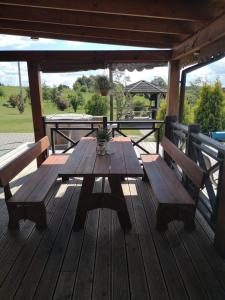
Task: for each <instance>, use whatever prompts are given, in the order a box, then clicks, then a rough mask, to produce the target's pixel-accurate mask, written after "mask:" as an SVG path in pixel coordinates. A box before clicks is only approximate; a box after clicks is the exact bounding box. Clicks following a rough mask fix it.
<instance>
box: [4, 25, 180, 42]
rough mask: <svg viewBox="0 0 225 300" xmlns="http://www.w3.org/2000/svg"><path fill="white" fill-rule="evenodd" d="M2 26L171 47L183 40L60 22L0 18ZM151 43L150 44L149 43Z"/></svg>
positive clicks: (155, 34) (173, 36) (172, 36)
mask: <svg viewBox="0 0 225 300" xmlns="http://www.w3.org/2000/svg"><path fill="white" fill-rule="evenodd" d="M0 28H6V29H17V30H21V31H22V30H30V31H33V32H40V36H41V33H42V32H43V33H45V32H46V33H47V32H49V33H58V34H62V35H67V34H69V35H75V36H78V37H79V36H81V37H86V36H87V37H95V38H109V39H117V40H121V41H122V40H129V41H142V42H149V41H152V42H153V43H154V44H155V45H158V47H171V46H172V45H174V44H176V43H178V42H180V41H181V37H180V36H179V35H170V34H159V33H152V32H132V31H125V30H123V31H121V30H112V29H105V28H89V27H82V26H70V25H59V24H48V25H46V24H43V23H38V22H24V21H10V20H0ZM149 45H150V44H149Z"/></svg>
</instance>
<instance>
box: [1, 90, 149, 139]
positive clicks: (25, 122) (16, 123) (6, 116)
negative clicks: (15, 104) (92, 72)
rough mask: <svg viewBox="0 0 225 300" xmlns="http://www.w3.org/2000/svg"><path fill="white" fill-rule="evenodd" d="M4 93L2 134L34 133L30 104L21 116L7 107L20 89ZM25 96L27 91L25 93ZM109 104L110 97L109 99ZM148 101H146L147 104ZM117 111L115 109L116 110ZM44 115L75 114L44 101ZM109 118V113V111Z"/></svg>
mask: <svg viewBox="0 0 225 300" xmlns="http://www.w3.org/2000/svg"><path fill="white" fill-rule="evenodd" d="M0 89H1V90H3V92H4V96H2V97H1V96H0V132H33V124H32V114H31V106H30V104H29V103H25V110H24V113H22V114H20V113H19V111H18V109H17V108H12V107H9V106H8V105H7V100H8V98H9V96H10V95H16V94H18V93H19V87H14V86H3V87H0ZM24 95H25V91H24ZM92 95H93V94H92V93H89V92H87V93H83V96H84V99H85V103H86V102H87V101H88V99H90V98H91V96H92ZM135 98H142V99H143V97H140V96H135ZM107 100H108V103H109V97H107ZM147 101H148V100H146V103H147ZM114 111H115V108H114ZM43 113H44V115H49V114H57V113H58V114H59V113H60V114H62V113H74V111H73V109H72V107H69V108H68V109H66V110H64V111H60V110H59V109H58V108H57V107H56V106H55V105H54V104H53V103H52V102H50V101H48V102H47V101H44V107H43ZM76 113H78V114H84V113H85V111H84V108H83V107H81V108H78V110H77V112H76ZM108 117H109V111H108ZM126 134H130V135H140V131H139V130H128V131H127V132H126Z"/></svg>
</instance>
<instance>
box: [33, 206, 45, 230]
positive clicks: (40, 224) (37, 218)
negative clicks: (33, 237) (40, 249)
mask: <svg viewBox="0 0 225 300" xmlns="http://www.w3.org/2000/svg"><path fill="white" fill-rule="evenodd" d="M33 211H34V214H33V221H34V222H35V223H36V228H37V229H38V230H41V229H44V228H46V227H47V214H46V208H45V204H44V202H43V203H40V206H38V207H36V208H35V207H34V208H33Z"/></svg>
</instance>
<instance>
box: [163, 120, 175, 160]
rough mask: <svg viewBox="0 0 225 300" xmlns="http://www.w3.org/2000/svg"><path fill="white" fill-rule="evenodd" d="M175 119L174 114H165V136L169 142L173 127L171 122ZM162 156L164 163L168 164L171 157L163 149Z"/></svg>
mask: <svg viewBox="0 0 225 300" xmlns="http://www.w3.org/2000/svg"><path fill="white" fill-rule="evenodd" d="M176 121H177V117H176V116H166V118H165V137H167V138H168V139H169V140H170V141H171V142H173V127H172V124H171V123H175V122H176ZM163 156H164V160H165V161H166V163H167V164H168V165H170V163H171V158H170V157H169V155H168V154H167V153H166V152H165V151H164V154H163Z"/></svg>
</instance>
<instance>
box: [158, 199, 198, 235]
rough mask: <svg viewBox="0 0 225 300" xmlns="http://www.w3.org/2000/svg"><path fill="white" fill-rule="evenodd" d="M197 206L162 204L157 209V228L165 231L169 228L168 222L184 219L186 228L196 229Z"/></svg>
mask: <svg viewBox="0 0 225 300" xmlns="http://www.w3.org/2000/svg"><path fill="white" fill-rule="evenodd" d="M194 218H195V207H194V206H180V207H179V206H166V205H160V204H159V206H158V209H157V223H156V228H157V229H158V230H159V231H165V230H167V229H168V224H169V223H170V222H171V221H174V220H177V221H183V223H184V229H186V230H189V231H191V230H194V229H195V222H194Z"/></svg>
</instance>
